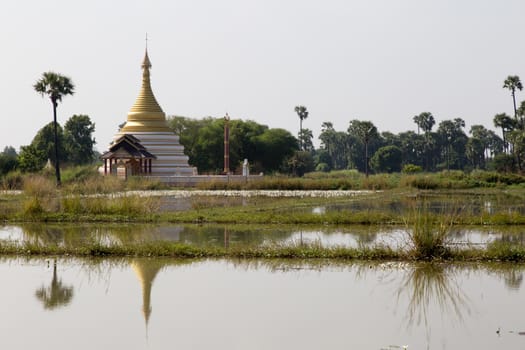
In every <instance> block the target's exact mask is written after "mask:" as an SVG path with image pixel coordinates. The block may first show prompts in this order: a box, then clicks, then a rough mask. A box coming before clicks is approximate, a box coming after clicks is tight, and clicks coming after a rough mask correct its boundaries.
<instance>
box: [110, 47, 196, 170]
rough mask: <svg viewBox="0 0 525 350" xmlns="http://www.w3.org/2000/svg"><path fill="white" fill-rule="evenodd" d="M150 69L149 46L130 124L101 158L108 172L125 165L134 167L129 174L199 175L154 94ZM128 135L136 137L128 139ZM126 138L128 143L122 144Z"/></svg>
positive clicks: (129, 116)
mask: <svg viewBox="0 0 525 350" xmlns="http://www.w3.org/2000/svg"><path fill="white" fill-rule="evenodd" d="M150 69H151V61H150V59H149V57H148V50H147V49H146V53H145V55H144V61H143V62H142V87H141V89H140V92H139V95H138V97H137V99H136V101H135V104H134V105H133V106H132V107H131V110H130V111H129V113H128V117H127V121H126V123H125V124H124V126H123V127H122V128H121V129H120V130H119V132H118V133H117V134H115V136H114V137H113V142H112V143H111V145H110V150H109V151H108V152H106V153H104V154H103V155H102V157H101V158H102V159H103V160H104V174H109V173H116V169H117V167H122V166H124V167H127V168H128V169H130V173H129V175H142V176H155V177H157V176H158V177H165V176H191V175H195V174H196V173H195V172H194V168H193V167H190V166H189V165H188V156H186V155H185V154H184V146H182V145H181V144H180V143H179V136H177V135H175V133H174V132H173V131H172V130H171V129H170V128H169V127H168V124H167V122H166V114H165V113H164V112H163V110H162V108H161V107H160V105H159V103H158V102H157V99H156V98H155V95H153V91H152V89H151V83H150ZM126 135H129V136H132V138H129V137H128V138H125V137H124V136H126ZM130 140H133V142H131V143H133V144H134V146H135V148H136V149H137V150H138V152H137V151H134V152H131V151H129V150H131V148H130V146H129V144H130V142H129V141H130ZM124 141H125V142H126V144H125V145H121V144H120V143H122V142H124ZM124 146H125V147H124ZM144 155H147V156H144ZM137 164H138V165H137Z"/></svg>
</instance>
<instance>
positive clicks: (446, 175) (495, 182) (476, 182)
mask: <svg viewBox="0 0 525 350" xmlns="http://www.w3.org/2000/svg"><path fill="white" fill-rule="evenodd" d="M34 178H44V179H46V180H47V181H48V182H49V183H50V184H51V185H54V174H53V172H52V171H43V172H42V173H40V174H22V173H20V172H13V173H9V174H7V175H5V176H3V177H1V178H0V190H21V189H23V188H24V187H26V186H28V183H30V182H31V181H33V179H34ZM41 184H42V183H41ZM29 186H31V184H29ZM509 186H510V187H522V188H523V187H525V176H523V175H520V174H512V173H507V174H506V173H497V172H494V171H483V170H475V171H472V172H470V173H466V172H463V171H459V170H451V171H441V172H436V173H416V174H404V173H393V174H373V175H370V176H369V177H366V176H365V175H364V174H362V173H359V172H357V171H355V170H338V171H332V172H329V173H324V172H313V173H308V174H306V175H305V176H304V177H300V178H299V177H290V176H284V175H268V176H264V177H263V178H262V179H261V180H255V181H249V182H229V183H223V182H217V181H213V180H210V181H208V182H202V183H199V185H198V188H200V189H211V190H217V189H221V190H222V189H230V190H239V189H246V190H255V189H259V190H261V189H272V190H387V189H395V188H397V189H399V188H404V189H406V188H414V189H425V190H429V189H431V190H437V189H472V188H507V187H509ZM168 187H169V186H167V185H165V184H163V183H161V182H159V181H156V180H150V179H148V178H140V177H131V178H129V179H128V180H127V181H122V180H119V179H117V178H116V177H114V176H102V175H100V174H99V173H98V171H97V168H96V166H81V167H70V168H66V169H64V170H63V172H62V191H63V192H64V193H69V194H71V193H75V194H94V193H112V192H116V191H123V190H137V189H140V190H157V189H165V188H168Z"/></svg>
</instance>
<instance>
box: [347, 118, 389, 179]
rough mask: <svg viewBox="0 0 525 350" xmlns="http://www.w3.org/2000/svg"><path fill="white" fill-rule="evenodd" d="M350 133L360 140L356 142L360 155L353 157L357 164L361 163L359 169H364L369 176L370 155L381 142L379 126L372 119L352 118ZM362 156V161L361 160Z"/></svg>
mask: <svg viewBox="0 0 525 350" xmlns="http://www.w3.org/2000/svg"><path fill="white" fill-rule="evenodd" d="M348 134H349V136H350V137H353V138H354V139H355V140H359V144H357V145H356V144H355V143H354V145H355V146H357V147H355V148H354V149H356V150H357V149H359V151H358V153H360V155H355V156H357V157H356V158H354V159H353V161H354V162H355V163H356V164H359V165H360V166H358V169H359V170H360V171H363V172H364V173H365V174H366V175H367V176H368V172H369V161H370V156H371V155H373V154H374V153H375V151H376V150H377V148H379V145H380V143H381V138H380V136H379V133H378V131H377V128H376V127H375V125H374V124H373V123H372V122H371V121H360V120H356V119H354V120H351V121H350V125H349V127H348ZM359 158H361V161H359Z"/></svg>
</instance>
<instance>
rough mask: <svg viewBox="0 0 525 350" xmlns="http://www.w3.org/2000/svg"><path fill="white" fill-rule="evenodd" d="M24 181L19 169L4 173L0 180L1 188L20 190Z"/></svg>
mask: <svg viewBox="0 0 525 350" xmlns="http://www.w3.org/2000/svg"><path fill="white" fill-rule="evenodd" d="M23 183H24V177H23V175H22V173H21V172H20V171H12V172H10V173H8V174H7V175H5V176H4V177H3V178H2V181H1V187H2V189H3V190H20V189H22V185H23Z"/></svg>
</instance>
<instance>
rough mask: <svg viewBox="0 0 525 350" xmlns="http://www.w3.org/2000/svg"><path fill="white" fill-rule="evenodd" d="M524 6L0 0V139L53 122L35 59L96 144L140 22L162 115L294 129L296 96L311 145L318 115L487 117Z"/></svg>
mask: <svg viewBox="0 0 525 350" xmlns="http://www.w3.org/2000/svg"><path fill="white" fill-rule="evenodd" d="M523 13H525V1H523V0H498V1H496V0H323V1H321V0H221V1H216V0H111V1H107V0H90V1H71V0H47V1H41V0H17V1H3V2H2V3H1V4H0V44H1V47H2V51H1V52H2V55H1V58H0V77H1V78H0V111H1V120H2V123H1V124H0V125H1V126H0V150H1V149H3V147H4V146H7V145H11V146H13V147H15V148H16V149H18V148H19V147H20V146H21V145H27V144H29V143H31V140H32V138H33V137H34V135H35V134H36V132H37V131H38V130H39V129H40V128H41V127H43V126H44V125H45V124H47V123H48V122H50V121H51V120H52V117H53V116H52V107H51V103H50V101H49V99H47V98H42V97H41V96H40V95H39V94H37V93H36V92H35V91H34V89H33V84H34V83H35V82H36V81H37V80H38V79H39V78H40V77H41V75H42V73H43V72H47V71H54V72H57V73H60V74H63V75H66V76H68V77H70V78H71V79H72V80H73V82H74V84H75V94H74V95H73V96H67V97H65V98H64V99H63V100H62V103H61V104H60V105H59V107H58V120H59V122H60V123H61V124H64V122H65V121H66V120H67V119H68V118H69V117H71V116H72V115H73V114H87V115H89V117H90V118H91V120H92V121H93V122H94V123H95V125H96V131H95V138H96V141H97V145H96V147H97V149H98V150H99V151H104V150H105V149H107V145H108V144H109V142H110V141H111V139H112V137H113V135H114V134H115V132H116V131H117V128H118V125H119V124H121V123H122V122H124V121H125V120H126V117H127V113H128V111H129V109H130V108H131V106H132V105H133V103H134V101H135V98H136V97H137V95H138V92H139V90H140V84H141V77H142V75H141V74H142V72H141V68H140V66H141V62H142V59H143V56H144V50H145V44H146V42H145V37H146V33H148V52H149V57H150V59H151V62H152V65H153V67H152V70H151V81H152V88H153V91H154V93H155V96H156V98H157V101H158V102H159V104H160V105H161V107H162V108H163V110H164V112H165V113H166V114H167V115H181V116H186V117H190V118H203V117H207V116H212V117H223V116H224V115H225V113H228V114H229V115H230V117H231V118H233V119H244V120H247V119H250V120H254V121H256V122H258V123H261V124H265V125H268V126H269V127H271V128H284V129H287V130H289V131H290V132H292V133H293V134H294V135H297V132H298V129H299V118H298V117H297V115H296V114H295V112H294V107H295V106H297V105H304V106H306V107H307V108H308V111H309V112H310V114H309V117H308V119H306V120H305V121H304V122H303V127H304V128H309V129H311V130H312V131H313V134H314V138H315V144H316V145H319V141H318V139H317V138H318V136H319V133H320V130H321V124H322V123H323V122H326V121H330V122H332V123H333V125H334V127H335V129H336V130H339V131H345V130H346V129H347V127H348V124H349V121H350V120H352V119H359V120H369V121H372V122H373V123H374V124H375V125H376V126H377V128H378V129H379V131H380V132H382V131H390V132H393V133H399V132H403V131H407V130H414V131H415V130H416V125H415V124H414V122H413V120H412V118H413V116H414V115H416V114H419V113H421V112H425V111H429V112H431V113H432V114H433V115H434V118H435V119H436V126H437V124H439V122H440V121H442V120H446V119H454V118H458V117H459V118H463V119H464V120H465V122H466V128H465V129H466V130H465V131H466V132H467V133H468V131H469V130H470V127H471V126H472V125H474V124H482V125H484V126H485V127H487V128H490V129H494V126H493V122H492V119H493V117H494V115H495V114H497V113H502V112H506V113H507V114H509V115H512V113H513V112H512V111H513V108H512V97H511V95H510V92H509V91H508V90H505V89H503V88H502V86H503V81H504V80H505V78H506V77H507V76H509V75H518V76H521V77H523V79H525V45H523V43H522V40H521V33H522V31H523V29H522V26H523V24H522V23H523V18H522V14H523ZM517 100H518V102H520V101H522V100H525V92H519V93H518V94H517Z"/></svg>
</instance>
